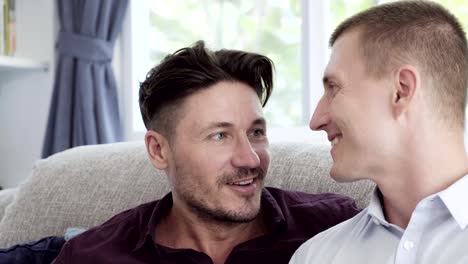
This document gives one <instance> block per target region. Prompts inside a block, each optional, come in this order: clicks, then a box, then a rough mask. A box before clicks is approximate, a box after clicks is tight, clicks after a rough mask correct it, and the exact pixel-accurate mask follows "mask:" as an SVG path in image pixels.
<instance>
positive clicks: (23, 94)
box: [0, 0, 57, 188]
mask: <svg viewBox="0 0 468 264" xmlns="http://www.w3.org/2000/svg"><path fill="white" fill-rule="evenodd" d="M54 5H55V1H51V0H34V1H30V0H16V30H17V52H16V54H15V57H18V58H25V59H28V60H32V61H37V62H46V63H48V70H46V71H45V70H43V69H9V68H8V67H7V68H5V69H3V68H2V70H1V71H0V124H1V127H2V128H1V129H0V186H2V187H3V188H9V187H14V186H17V185H18V184H19V183H20V182H21V181H23V180H24V179H25V178H26V177H27V176H28V175H29V173H30V171H31V168H32V165H33V164H34V162H35V161H36V160H37V159H38V158H40V154H41V148H42V140H43V138H44V132H45V126H46V123H47V116H48V109H49V104H50V98H51V95H52V83H53V75H54V37H55V31H56V27H55V25H56V21H57V18H56V17H55V8H54Z"/></svg>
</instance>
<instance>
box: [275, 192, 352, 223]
mask: <svg viewBox="0 0 468 264" xmlns="http://www.w3.org/2000/svg"><path fill="white" fill-rule="evenodd" d="M266 190H267V191H268V192H269V193H270V194H271V196H273V198H274V199H275V200H276V201H277V202H278V204H280V203H282V204H283V205H286V206H287V207H288V208H293V209H296V210H310V209H314V211H315V212H318V211H321V210H326V211H327V212H330V210H332V211H340V212H342V213H343V212H348V213H349V215H350V216H354V215H356V214H357V213H358V212H359V211H360V209H359V208H358V206H357V205H356V202H355V201H354V200H353V199H352V198H350V197H347V196H344V195H340V194H336V193H306V192H299V191H289V190H284V189H279V188H274V187H266ZM280 206H281V204H280ZM317 210H318V211H317ZM348 213H347V214H348ZM347 218H350V217H347Z"/></svg>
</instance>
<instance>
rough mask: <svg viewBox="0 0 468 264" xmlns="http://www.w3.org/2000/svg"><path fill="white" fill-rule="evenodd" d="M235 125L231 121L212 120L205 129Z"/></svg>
mask: <svg viewBox="0 0 468 264" xmlns="http://www.w3.org/2000/svg"><path fill="white" fill-rule="evenodd" d="M233 126H234V125H233V124H232V123H229V122H212V123H210V124H209V125H208V126H206V127H205V128H204V129H203V131H207V130H211V129H214V128H228V127H233Z"/></svg>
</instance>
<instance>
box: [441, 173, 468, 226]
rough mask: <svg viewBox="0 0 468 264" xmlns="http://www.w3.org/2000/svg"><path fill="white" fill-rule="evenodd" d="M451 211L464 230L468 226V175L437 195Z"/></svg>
mask: <svg viewBox="0 0 468 264" xmlns="http://www.w3.org/2000/svg"><path fill="white" fill-rule="evenodd" d="M436 195H437V196H439V197H440V199H441V200H442V202H443V203H444V204H445V206H446V207H447V209H448V210H449V212H450V214H451V215H452V217H453V218H454V219H455V221H456V222H457V223H458V225H459V226H460V228H461V229H462V230H463V229H465V228H466V226H467V225H468V210H467V209H466V204H465V202H466V201H468V175H465V176H464V177H463V178H461V179H459V180H458V181H456V182H455V183H454V184H452V185H450V186H449V187H448V188H447V189H445V190H443V191H441V192H439V193H437V194H436Z"/></svg>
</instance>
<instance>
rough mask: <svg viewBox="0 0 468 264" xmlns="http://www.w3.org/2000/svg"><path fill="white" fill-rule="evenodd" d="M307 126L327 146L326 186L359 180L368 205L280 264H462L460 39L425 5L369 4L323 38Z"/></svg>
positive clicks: (464, 160)
mask: <svg viewBox="0 0 468 264" xmlns="http://www.w3.org/2000/svg"><path fill="white" fill-rule="evenodd" d="M330 46H331V47H332V55H331V57H330V61H329V64H328V66H327V68H326V69H325V73H324V78H323V84H324V87H325V93H324V95H323V97H322V99H321V100H320V102H319V104H318V106H317V108H316V110H315V113H314V115H313V117H312V120H311V122H310V127H311V129H313V130H324V131H325V132H326V133H327V134H328V139H329V140H330V141H331V143H332V149H331V155H332V158H333V166H332V168H331V171H330V175H331V177H332V178H334V179H335V180H338V181H356V180H361V179H370V180H372V181H374V182H375V183H376V184H377V188H376V189H375V192H374V195H373V197H372V199H371V202H370V205H369V206H368V207H367V208H366V209H365V210H363V211H362V212H361V213H359V214H358V215H357V216H355V217H353V218H352V219H350V220H348V221H346V222H344V223H342V224H339V225H337V226H335V227H332V228H330V229H329V230H327V231H325V232H323V233H321V234H319V235H317V236H315V237H314V238H312V239H310V240H309V241H307V242H306V243H305V244H303V245H302V246H301V247H300V248H299V249H298V250H297V251H296V253H295V254H294V256H293V258H292V259H291V261H290V263H292V264H295V263H320V264H328V263H334V264H338V263H424V264H427V263H436V264H437V263H440V264H442V263H444V264H445V263H451V264H452V263H455V264H461V263H468V251H467V250H466V246H465V245H467V244H468V230H467V228H466V226H467V225H468V207H467V206H466V201H468V156H467V153H466V149H465V145H464V126H465V109H466V98H467V83H468V48H467V40H466V36H465V32H464V31H463V29H462V27H461V25H460V23H459V22H458V21H457V19H456V18H455V17H454V16H453V15H452V14H451V13H450V12H449V11H447V10H446V9H444V8H443V7H442V6H440V5H439V4H436V3H432V2H429V1H398V2H394V3H389V4H383V5H379V6H375V7H373V8H370V9H368V10H365V11H363V12H361V13H359V14H357V15H355V16H353V17H351V18H349V19H347V20H346V21H344V22H343V23H341V25H339V26H338V28H337V29H336V30H335V32H334V33H333V35H332V37H331V39H330Z"/></svg>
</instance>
